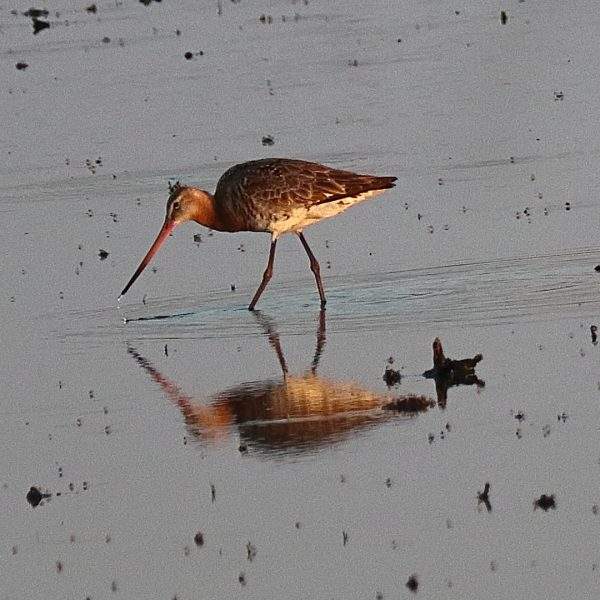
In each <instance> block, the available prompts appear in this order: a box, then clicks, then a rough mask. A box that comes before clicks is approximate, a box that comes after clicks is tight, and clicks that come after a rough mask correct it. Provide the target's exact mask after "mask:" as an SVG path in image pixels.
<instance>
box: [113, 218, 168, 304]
mask: <svg viewBox="0 0 600 600" xmlns="http://www.w3.org/2000/svg"><path fill="white" fill-rule="evenodd" d="M176 226H177V223H175V222H174V221H165V223H164V225H163V226H162V229H161V230H160V231H159V233H158V235H157V236H156V239H155V240H154V243H153V244H152V246H151V247H150V250H148V254H146V256H144V258H143V260H142V262H141V263H140V266H139V267H138V268H137V269H136V271H135V273H134V274H133V277H132V278H131V279H130V280H129V283H128V284H127V285H126V286H125V287H124V288H123V291H122V292H121V295H120V296H119V298H118V300H120V299H121V298H122V297H123V296H124V295H125V294H126V293H127V292H128V290H129V288H130V287H131V286H132V285H133V284H134V282H135V280H136V279H137V278H138V277H139V276H140V274H141V273H142V271H143V270H144V269H145V268H146V267H147V266H148V263H149V262H150V261H151V260H152V258H153V257H154V255H155V254H156V253H157V252H158V250H159V249H160V247H161V246H162V245H163V243H164V241H165V240H166V239H167V238H168V237H169V235H170V234H171V232H172V231H173V229H175V227H176Z"/></svg>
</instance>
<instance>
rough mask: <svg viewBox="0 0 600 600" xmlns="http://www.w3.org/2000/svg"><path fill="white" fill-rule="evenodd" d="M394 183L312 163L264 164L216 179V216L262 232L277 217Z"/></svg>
mask: <svg viewBox="0 0 600 600" xmlns="http://www.w3.org/2000/svg"><path fill="white" fill-rule="evenodd" d="M395 180H396V178H395V177H375V176H372V175H359V174H356V173H352V172H350V171H340V170H338V169H332V168H330V167H327V166H324V165H320V164H317V163H312V162H307V161H302V160H293V159H286V158H268V159H263V160H256V161H251V162H246V163H242V164H240V165H235V166H234V167H232V168H231V169H229V170H228V171H226V172H225V173H224V174H223V176H222V177H221V178H220V179H219V182H218V183H217V188H216V191H215V201H216V207H217V211H218V212H219V213H220V215H221V216H222V217H223V218H226V219H227V220H228V221H229V222H232V223H236V224H237V225H238V226H243V227H244V228H247V229H251V230H256V231H262V230H264V228H265V227H266V225H267V224H268V223H269V222H270V221H271V220H272V219H273V217H276V216H277V215H280V214H282V213H286V212H288V211H290V210H292V209H294V208H297V207H300V206H306V207H309V206H313V205H315V204H322V203H324V202H332V201H335V200H339V199H341V198H347V197H350V196H357V195H359V194H362V193H364V192H367V191H370V190H379V189H387V188H390V187H393V186H394V181H395Z"/></svg>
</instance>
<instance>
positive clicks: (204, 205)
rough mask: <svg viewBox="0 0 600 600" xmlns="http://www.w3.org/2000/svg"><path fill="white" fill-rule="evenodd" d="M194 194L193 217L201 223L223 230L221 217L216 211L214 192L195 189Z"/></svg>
mask: <svg viewBox="0 0 600 600" xmlns="http://www.w3.org/2000/svg"><path fill="white" fill-rule="evenodd" d="M193 194H194V211H193V216H192V219H193V220H194V221H196V223H200V225H204V226H205V227H209V228H210V229H216V230H217V231H223V224H222V223H221V219H220V218H219V216H218V215H217V213H216V211H215V199H214V197H213V195H212V194H209V193H208V192H205V191H204V190H197V189H194V190H193Z"/></svg>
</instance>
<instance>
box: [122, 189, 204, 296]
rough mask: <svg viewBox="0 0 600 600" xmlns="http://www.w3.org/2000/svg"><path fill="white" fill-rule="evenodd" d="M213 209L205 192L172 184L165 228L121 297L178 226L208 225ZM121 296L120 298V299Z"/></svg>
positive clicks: (163, 227)
mask: <svg viewBox="0 0 600 600" xmlns="http://www.w3.org/2000/svg"><path fill="white" fill-rule="evenodd" d="M211 208H212V199H211V196H210V194H208V193H207V192H205V191H204V190H199V189H197V188H194V187H188V186H184V185H181V184H180V183H179V182H177V183H175V184H173V185H171V184H170V185H169V199H168V200H167V212H166V215H165V221H164V223H163V226H162V228H161V230H160V231H159V232H158V235H157V236H156V239H155V240H154V243H153V244H152V246H150V250H148V253H147V254H146V256H145V257H144V258H143V259H142V262H141V263H140V265H139V267H138V268H137V269H136V271H135V273H134V274H133V276H132V277H131V279H130V280H129V282H128V283H127V285H126V286H125V288H124V289H123V291H122V292H121V296H124V295H125V294H126V293H127V291H128V290H129V288H130V287H131V286H132V285H133V284H134V282H135V280H136V279H137V278H138V277H139V276H140V275H141V273H142V271H143V270H144V269H145V268H146V267H147V266H148V264H149V263H150V261H151V260H152V258H153V257H154V255H155V254H156V253H157V252H158V250H159V249H160V247H161V246H162V245H163V243H164V242H165V240H166V239H167V238H168V237H169V235H171V233H172V232H173V230H174V229H175V228H176V227H177V226H178V225H181V224H182V223H186V222H187V221H197V222H199V223H202V224H208V223H207V219H206V218H205V215H206V214H207V212H208V210H209V209H211ZM121 296H119V298H120V297H121Z"/></svg>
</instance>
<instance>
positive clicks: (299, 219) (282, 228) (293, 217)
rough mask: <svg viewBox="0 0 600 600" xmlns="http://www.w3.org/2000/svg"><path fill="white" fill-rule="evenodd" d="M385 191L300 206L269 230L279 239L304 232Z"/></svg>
mask: <svg viewBox="0 0 600 600" xmlns="http://www.w3.org/2000/svg"><path fill="white" fill-rule="evenodd" d="M384 191H385V190H372V191H370V192H365V193H364V194H359V195H358V196H353V197H348V198H341V199H340V200H333V201H332V202H323V203H321V204H315V205H313V206H311V207H304V206H299V207H297V208H294V209H292V210H291V211H290V212H289V213H287V214H286V215H285V216H282V217H281V218H278V219H274V220H273V221H271V222H270V223H269V228H268V230H269V231H271V232H272V233H273V236H274V237H278V236H280V235H282V234H284V233H288V232H291V231H302V230H303V229H304V228H306V227H308V226H309V225H313V224H314V223H317V222H318V221H321V220H322V219H328V218H329V217H335V215H339V214H340V213H341V212H344V211H345V210H346V209H348V208H350V207H351V206H353V205H354V204H358V203H359V202H362V201H363V200H366V199H367V198H372V197H373V196H377V195H378V194H381V193H383V192H384Z"/></svg>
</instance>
